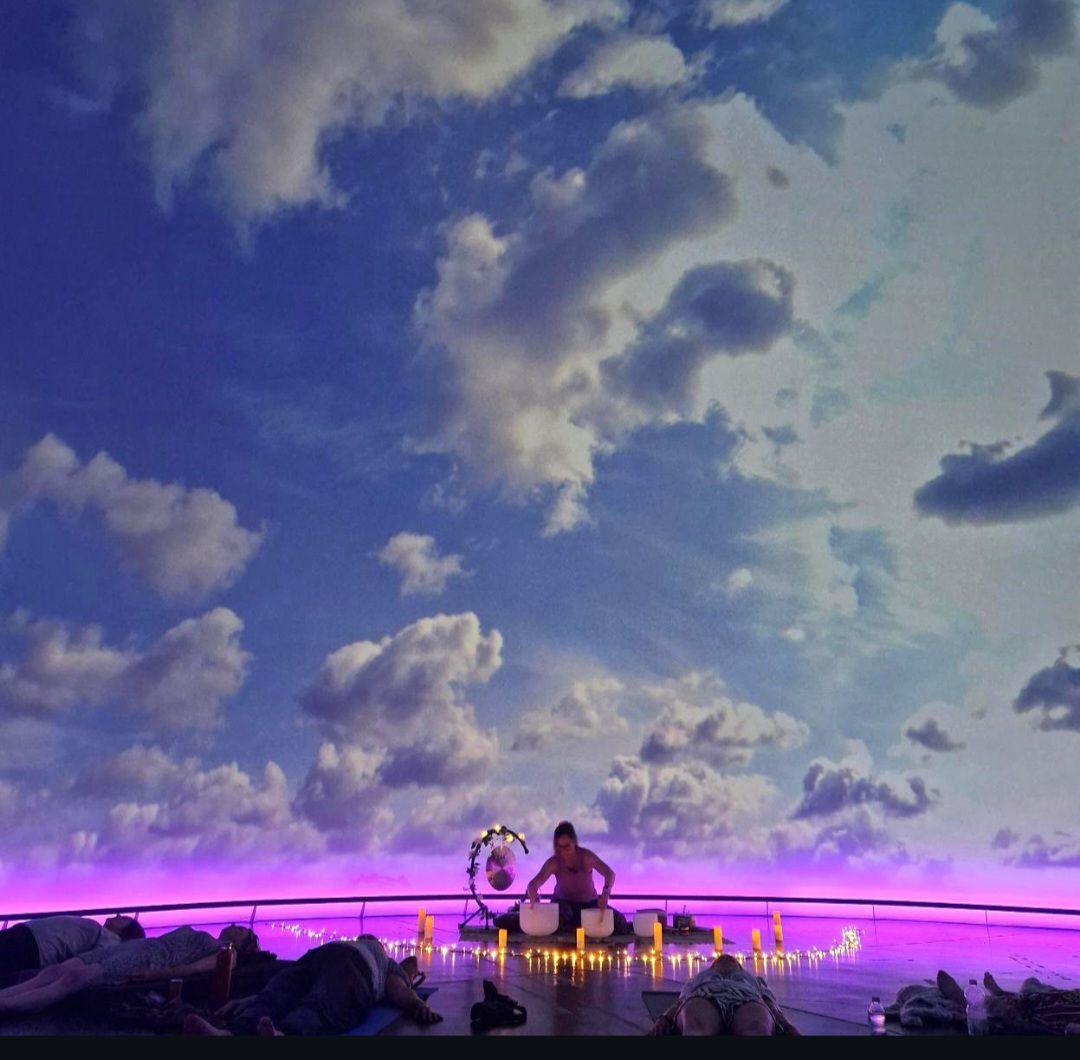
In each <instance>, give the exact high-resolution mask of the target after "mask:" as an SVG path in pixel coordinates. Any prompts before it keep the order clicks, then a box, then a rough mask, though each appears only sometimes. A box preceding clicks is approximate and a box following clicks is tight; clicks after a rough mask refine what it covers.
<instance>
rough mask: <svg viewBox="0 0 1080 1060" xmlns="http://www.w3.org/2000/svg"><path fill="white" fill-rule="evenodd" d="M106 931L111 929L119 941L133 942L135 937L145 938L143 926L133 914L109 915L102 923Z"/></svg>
mask: <svg viewBox="0 0 1080 1060" xmlns="http://www.w3.org/2000/svg"><path fill="white" fill-rule="evenodd" d="M102 926H103V927H104V928H105V930H106V931H111V932H112V933H113V934H114V935H115V936H116V937H117V938H118V939H119V940H120V941H121V942H134V941H135V940H136V939H144V938H146V932H145V931H143V926H142V924H140V923H139V922H138V921H137V920H136V919H135V918H134V917H133V916H121V915H120V914H119V913H117V915H116V916H111V917H109V919H108V920H106V921H105V923H104V925H102Z"/></svg>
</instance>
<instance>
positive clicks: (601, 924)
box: [581, 909, 615, 939]
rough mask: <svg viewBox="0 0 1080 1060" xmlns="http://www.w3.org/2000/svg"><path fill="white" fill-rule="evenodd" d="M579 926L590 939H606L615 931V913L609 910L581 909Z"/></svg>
mask: <svg viewBox="0 0 1080 1060" xmlns="http://www.w3.org/2000/svg"><path fill="white" fill-rule="evenodd" d="M581 926H582V927H583V928H584V929H585V934H586V935H587V936H588V937H589V938H591V939H606V938H607V937H608V935H611V934H613V933H614V931H615V913H614V912H613V911H612V910H611V909H605V910H603V911H602V912H601V911H600V910H599V909H582V911H581Z"/></svg>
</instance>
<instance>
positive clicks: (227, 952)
mask: <svg viewBox="0 0 1080 1060" xmlns="http://www.w3.org/2000/svg"><path fill="white" fill-rule="evenodd" d="M235 964H236V950H235V949H234V948H233V944H232V943H231V942H226V943H225V944H224V945H223V946H221V947H220V948H219V949H218V951H217V960H216V961H215V962H214V977H213V979H212V980H211V982H210V999H209V1004H210V1011H211V1012H216V1011H217V1010H218V1009H219V1008H221V1006H222V1005H224V1004H225V1002H226V1001H228V1000H229V994H230V993H231V991H232V974H233V967H234V966H235Z"/></svg>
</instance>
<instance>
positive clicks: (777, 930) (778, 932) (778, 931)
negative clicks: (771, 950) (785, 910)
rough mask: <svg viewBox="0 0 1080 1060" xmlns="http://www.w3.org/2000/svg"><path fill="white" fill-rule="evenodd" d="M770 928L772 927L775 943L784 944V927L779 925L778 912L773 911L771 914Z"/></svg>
mask: <svg viewBox="0 0 1080 1060" xmlns="http://www.w3.org/2000/svg"><path fill="white" fill-rule="evenodd" d="M772 929H773V935H775V936H776V945H777V946H783V944H784V929H783V927H781V925H780V914H779V912H776V913H773V915H772Z"/></svg>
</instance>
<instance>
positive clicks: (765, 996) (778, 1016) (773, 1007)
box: [761, 991, 802, 1038]
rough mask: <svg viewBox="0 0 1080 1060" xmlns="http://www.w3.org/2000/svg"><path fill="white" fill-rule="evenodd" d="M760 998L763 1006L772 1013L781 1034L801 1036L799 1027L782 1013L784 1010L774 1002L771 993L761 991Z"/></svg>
mask: <svg viewBox="0 0 1080 1060" xmlns="http://www.w3.org/2000/svg"><path fill="white" fill-rule="evenodd" d="M761 1000H762V1001H763V1002H765V1007H766V1008H767V1009H768V1010H769V1012H770V1013H771V1014H772V1018H773V1022H774V1023H775V1024H776V1026H777V1027H778V1028H779V1030H780V1033H781V1034H788V1035H791V1036H793V1037H797V1038H801V1037H802V1034H801V1032H800V1031H799V1028H798V1027H796V1026H795V1024H794V1023H792V1022H791V1020H789V1019H788V1018H787V1016H785V1015H784V1010H783V1009H782V1008H781V1007H780V1006H779V1005H778V1004H777V1003H776V999H775V998H774V997H773V996H772V994H770V993H769V992H767V991H762V994H761Z"/></svg>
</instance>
